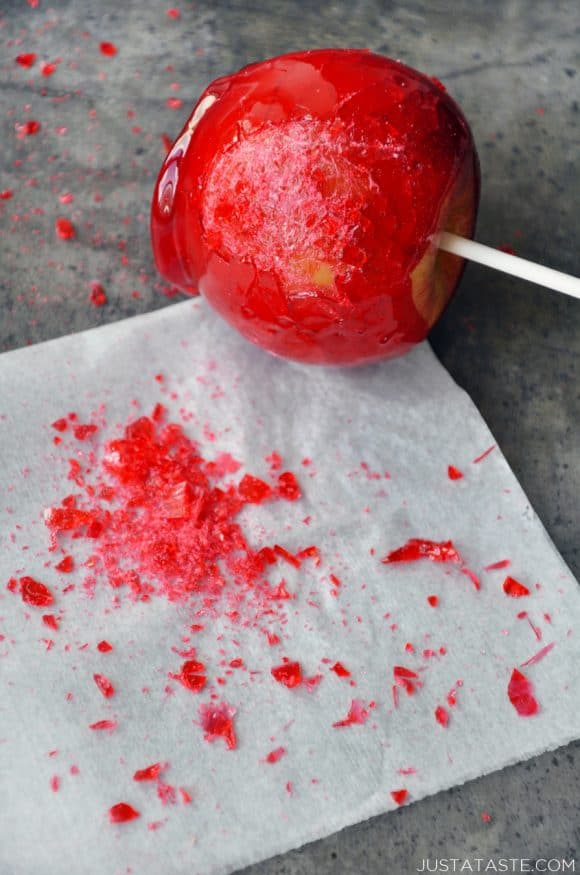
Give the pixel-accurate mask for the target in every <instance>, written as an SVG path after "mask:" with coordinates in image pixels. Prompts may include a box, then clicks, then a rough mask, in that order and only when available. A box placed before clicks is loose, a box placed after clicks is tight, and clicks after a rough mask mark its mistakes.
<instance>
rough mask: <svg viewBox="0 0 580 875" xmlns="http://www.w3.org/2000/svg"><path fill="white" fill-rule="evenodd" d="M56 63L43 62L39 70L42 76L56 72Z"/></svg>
mask: <svg viewBox="0 0 580 875" xmlns="http://www.w3.org/2000/svg"><path fill="white" fill-rule="evenodd" d="M56 68H57V64H50V63H44V64H43V65H42V67H41V68H40V72H41V73H42V75H43V76H52V74H53V73H56Z"/></svg>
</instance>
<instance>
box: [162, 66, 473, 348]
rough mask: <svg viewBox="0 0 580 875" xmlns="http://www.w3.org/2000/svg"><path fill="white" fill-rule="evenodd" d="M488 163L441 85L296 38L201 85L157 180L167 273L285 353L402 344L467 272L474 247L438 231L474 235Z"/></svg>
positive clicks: (421, 329)
mask: <svg viewBox="0 0 580 875" xmlns="http://www.w3.org/2000/svg"><path fill="white" fill-rule="evenodd" d="M240 131H242V132H243V135H242V136H240ZM478 177H479V174H478V163H477V156H476V154H475V149H474V145H473V140H472V137H471V134H470V132H469V128H468V125H467V122H466V121H465V119H464V118H463V116H462V114H461V111H460V110H459V108H458V107H457V106H456V104H455V103H454V102H453V100H452V99H451V98H450V97H449V96H448V95H447V94H446V93H445V92H444V91H443V90H442V89H441V87H440V85H439V84H438V83H435V82H433V81H432V80H431V79H430V78H429V77H427V76H424V75H423V74H421V73H419V72H418V71H416V70H412V69H410V68H409V67H406V66H404V65H403V64H401V63H400V62H397V61H393V60H390V59H388V58H384V57H381V56H379V55H375V54H373V53H371V52H368V51H361V50H356V49H349V50H344V49H321V50H317V51H307V52H296V53H293V54H289V55H284V56H282V57H278V58H271V59H269V60H266V61H263V62H261V63H257V64H252V65H251V66H250V67H246V68H245V69H243V70H241V71H239V72H238V73H235V74H233V75H231V76H226V77H222V78H220V79H219V80H217V81H216V82H213V83H211V84H210V85H209V86H208V88H207V89H206V91H205V92H204V93H203V94H202V95H201V97H200V100H199V102H198V104H197V106H196V107H194V110H193V112H192V115H191V117H190V119H189V120H188V121H187V123H186V125H185V127H184V129H183V131H182V133H181V135H180V137H179V138H178V140H177V141H176V142H175V144H174V145H173V148H172V149H171V150H170V151H169V153H168V155H167V156H166V158H165V162H164V164H163V167H162V168H161V172H160V174H159V178H158V180H157V184H156V187H155V193H154V198H153V205H152V221H151V230H152V241H153V250H154V254H155V258H156V261H157V264H158V267H159V269H160V271H161V273H162V274H163V275H164V277H165V279H166V280H167V281H168V282H170V283H171V284H175V285H178V286H180V287H182V288H183V289H185V290H186V291H187V292H189V293H193V292H194V291H195V290H197V289H198V288H199V290H200V291H201V292H202V294H203V295H205V297H206V298H207V299H208V300H209V302H210V304H211V305H212V306H213V307H214V308H215V309H216V310H217V311H218V312H219V313H220V314H221V315H222V316H223V317H224V318H226V319H227V320H228V321H229V322H230V323H231V324H232V325H233V326H234V327H235V328H237V329H238V330H239V331H240V332H241V333H242V334H244V335H245V336H246V337H247V338H248V339H249V340H251V341H252V342H254V343H258V344H259V345H261V346H262V347H263V348H265V349H268V350H270V351H271V352H274V353H276V354H278V355H282V356H287V357H289V358H293V359H296V360H298V361H305V362H313V363H322V364H355V363H360V362H364V361H373V360H378V359H382V358H387V357H389V356H393V355H401V354H403V353H404V352H406V351H407V350H408V349H410V348H411V347H412V346H413V345H414V344H416V343H418V342H419V341H421V340H422V339H423V338H424V337H425V336H426V334H427V333H428V331H429V329H430V328H431V326H432V325H433V324H434V323H435V322H436V321H437V319H438V318H439V316H440V314H441V313H442V311H443V309H444V307H445V305H446V303H447V301H448V300H449V298H450V297H451V295H452V294H453V291H454V289H455V287H456V285H457V282H458V280H459V277H460V274H461V270H462V263H461V261H460V260H459V259H456V258H454V257H453V256H448V255H447V254H446V253H443V252H441V251H438V249H437V247H436V245H435V244H434V242H433V241H434V240H435V239H436V238H437V233H438V231H440V230H442V229H444V228H445V229H447V230H450V231H454V232H455V233H458V234H461V235H467V236H469V235H470V234H471V233H472V231H473V225H474V218H475V212H476V206H477V200H478ZM385 278H387V281H385Z"/></svg>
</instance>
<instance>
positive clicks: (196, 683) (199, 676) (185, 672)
mask: <svg viewBox="0 0 580 875" xmlns="http://www.w3.org/2000/svg"><path fill="white" fill-rule="evenodd" d="M204 672H205V665H204V664H203V662H197V660H195V659H188V660H187V661H186V662H184V663H183V665H182V666H181V671H180V672H179V674H177V675H173V677H175V678H176V680H178V681H180V682H181V683H182V684H183V686H184V687H187V689H188V690H191V691H192V692H193V693H201V691H202V690H203V688H204V687H205V685H206V683H207V677H206V676H205V674H204Z"/></svg>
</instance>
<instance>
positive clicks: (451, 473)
mask: <svg viewBox="0 0 580 875" xmlns="http://www.w3.org/2000/svg"><path fill="white" fill-rule="evenodd" d="M447 476H448V477H449V479H450V480H461V478H462V477H463V476H464V474H463V472H462V471H460V470H459V468H456V467H455V466H454V465H449V466H448V468H447Z"/></svg>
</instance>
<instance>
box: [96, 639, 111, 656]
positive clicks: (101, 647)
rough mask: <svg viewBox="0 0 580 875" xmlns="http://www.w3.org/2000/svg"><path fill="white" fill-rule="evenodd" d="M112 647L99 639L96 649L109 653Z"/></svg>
mask: <svg viewBox="0 0 580 875" xmlns="http://www.w3.org/2000/svg"><path fill="white" fill-rule="evenodd" d="M112 649H113V645H112V644H109V642H108V641H99V643H98V644H97V650H98V651H99V652H100V653H109V652H110V651H111V650H112Z"/></svg>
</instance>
